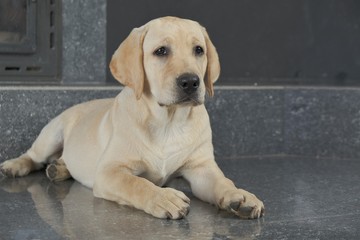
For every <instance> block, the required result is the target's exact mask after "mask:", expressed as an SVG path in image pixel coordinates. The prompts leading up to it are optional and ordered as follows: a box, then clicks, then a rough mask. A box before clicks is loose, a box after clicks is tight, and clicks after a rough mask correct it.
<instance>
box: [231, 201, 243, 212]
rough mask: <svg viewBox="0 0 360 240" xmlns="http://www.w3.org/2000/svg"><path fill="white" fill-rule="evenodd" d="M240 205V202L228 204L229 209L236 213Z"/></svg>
mask: <svg viewBox="0 0 360 240" xmlns="http://www.w3.org/2000/svg"><path fill="white" fill-rule="evenodd" d="M240 205H241V202H238V201H237V202H232V203H230V208H231V209H233V210H235V211H237V210H238V209H239V207H240Z"/></svg>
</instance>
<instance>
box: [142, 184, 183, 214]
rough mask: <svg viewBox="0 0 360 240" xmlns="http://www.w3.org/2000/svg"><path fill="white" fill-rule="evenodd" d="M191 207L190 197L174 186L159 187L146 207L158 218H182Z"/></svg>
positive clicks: (147, 210)
mask: <svg viewBox="0 0 360 240" xmlns="http://www.w3.org/2000/svg"><path fill="white" fill-rule="evenodd" d="M189 209H190V199H189V198H188V197H187V196H186V195H185V194H184V193H183V192H180V191H177V190H175V189H173V188H159V191H157V193H156V195H155V197H154V198H152V199H151V200H150V201H149V203H148V206H147V209H145V211H146V212H148V213H150V214H151V215H153V216H155V217H158V218H168V219H181V218H184V217H185V216H186V215H187V214H188V213H189Z"/></svg>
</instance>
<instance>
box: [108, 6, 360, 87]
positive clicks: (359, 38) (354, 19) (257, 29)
mask: <svg viewBox="0 0 360 240" xmlns="http://www.w3.org/2000/svg"><path fill="white" fill-rule="evenodd" d="M166 15H174V16H179V17H184V18H190V19H193V20H196V21H198V22H200V23H201V24H203V25H204V26H205V27H206V28H207V29H208V31H209V33H210V36H211V38H212V40H213V42H214V44H215V45H216V47H217V49H218V52H219V55H220V60H221V63H222V74H221V83H222V84H228V85H230V84H231V85H256V84H257V85H274V84H275V85H299V84H300V85H330V86H331V85H341V86H356V85H360V1H358V0H342V1H339V0H317V1H314V0H302V1H289V0H273V1H268V0H257V1H253V0H236V1H235V0H232V1H219V0H192V1H190V0H186V1H185V0H177V1H169V0H156V1H152V0H137V1H128V0H121V1H120V0H109V1H108V16H107V45H108V47H107V58H108V61H109V60H110V57H111V55H112V53H113V52H114V50H115V49H116V48H117V46H118V45H119V43H120V42H121V41H122V40H123V39H124V38H125V37H126V36H127V35H128V34H129V32H130V31H131V29H132V28H133V27H138V26H141V25H142V24H144V23H146V22H147V21H149V20H151V19H153V18H156V17H160V16H166ZM110 78H111V77H110V76H109V79H110ZM110 81H111V80H110ZM219 84H220V82H219Z"/></svg>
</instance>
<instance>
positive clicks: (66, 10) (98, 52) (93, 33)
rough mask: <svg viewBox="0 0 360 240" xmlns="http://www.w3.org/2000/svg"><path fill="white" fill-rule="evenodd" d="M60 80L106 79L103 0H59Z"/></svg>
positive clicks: (103, 80) (104, 1) (94, 81)
mask: <svg viewBox="0 0 360 240" xmlns="http://www.w3.org/2000/svg"><path fill="white" fill-rule="evenodd" d="M62 17H63V18H62V19H63V30H62V38H63V39H62V44H63V53H62V77H61V79H62V81H63V82H64V83H70V84H74V83H81V82H86V83H88V84H96V83H105V81H106V69H107V67H106V65H107V63H106V50H105V49H106V0H76V1H74V0H63V1H62Z"/></svg>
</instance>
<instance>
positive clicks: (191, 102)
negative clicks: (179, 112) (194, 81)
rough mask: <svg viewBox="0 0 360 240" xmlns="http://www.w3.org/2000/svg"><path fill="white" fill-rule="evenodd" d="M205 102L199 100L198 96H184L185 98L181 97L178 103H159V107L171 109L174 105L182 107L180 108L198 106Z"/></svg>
mask: <svg viewBox="0 0 360 240" xmlns="http://www.w3.org/2000/svg"><path fill="white" fill-rule="evenodd" d="M203 103H204V102H203V101H201V100H200V99H199V97H198V96H184V97H181V98H179V99H177V100H176V101H173V102H171V103H166V104H165V103H160V102H159V105H160V106H161V107H170V106H174V105H180V106H198V105H201V104H203Z"/></svg>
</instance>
